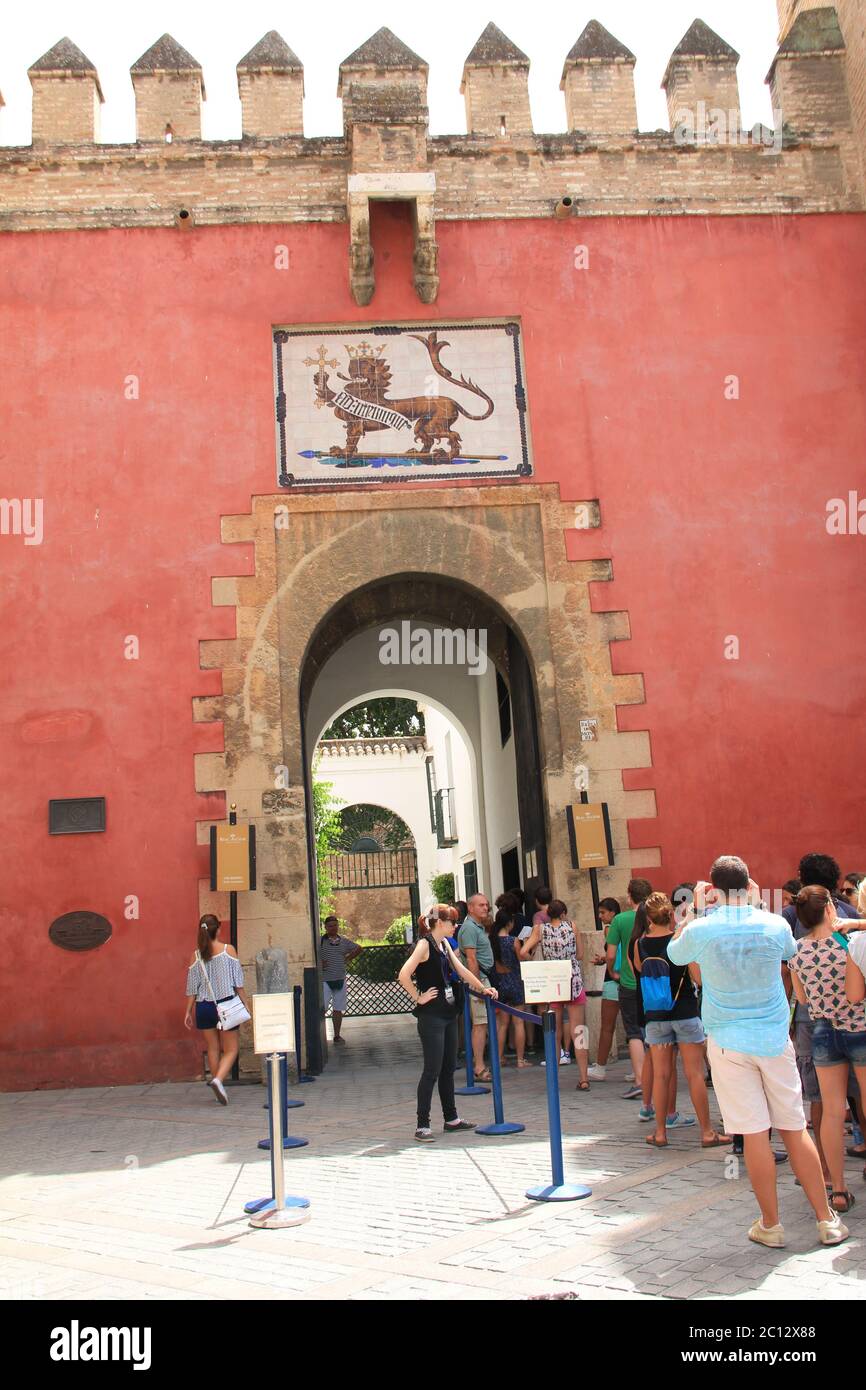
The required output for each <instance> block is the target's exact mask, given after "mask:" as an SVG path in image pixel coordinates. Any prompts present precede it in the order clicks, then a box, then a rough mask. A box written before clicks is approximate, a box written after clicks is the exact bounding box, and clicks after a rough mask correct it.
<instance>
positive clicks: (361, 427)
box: [274, 320, 532, 488]
mask: <svg viewBox="0 0 866 1390" xmlns="http://www.w3.org/2000/svg"><path fill="white" fill-rule="evenodd" d="M274 395H275V417H276V418H275V424H276V444H277V477H278V481H279V483H280V486H281V487H286V488H293V487H294V488H297V487H323V486H324V487H328V486H332V485H334V484H341V483H351V484H357V483H367V482H369V483H379V484H381V483H389V484H390V483H406V482H424V481H431V480H436V481H439V482H444V481H450V480H453V479H456V478H464V477H476V478H478V477H481V478H497V479H502V478H525V477H529V476H530V475H531V473H532V456H531V449H530V442H529V426H528V420H527V407H526V391H525V384H524V368H523V357H522V350H521V333H520V324H519V323H518V322H517V321H516V320H507V321H501V320H496V321H488V320H485V321H483V322H477V323H472V322H464V323H446V322H438V323H428V324H423V323H420V324H419V323H411V324H385V325H382V324H379V325H376V326H367V325H358V324H352V325H351V326H350V327H344V328H340V327H328V326H324V327H319V328H309V327H304V328H277V329H275V331H274Z"/></svg>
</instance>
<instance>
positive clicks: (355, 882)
mask: <svg viewBox="0 0 866 1390" xmlns="http://www.w3.org/2000/svg"><path fill="white" fill-rule="evenodd" d="M326 863H327V866H328V874H329V876H330V878H331V881H332V883H333V885H334V893H335V895H339V893H341V892H346V891H353V890H354V891H357V890H359V889H366V890H370V891H376V890H377V889H381V888H403V887H405V888H406V890H407V898H408V903H407V907H408V910H409V915H410V917H411V920H412V930H413V936H414V934H415V924H416V922H417V920H418V917H419V915H420V912H421V900H420V896H419V893H418V856H417V854H416V851H415V850H414V849H394V850H390V849H382V850H358V851H346V852H345V853H342V854H340V853H337V854H329V855H328V856H327V859H326ZM335 912H336V914H337V916H338V917H339V916H340V907H339V898H338V899H337V905H336V907H335ZM412 950H413V946H412V945H411V944H410V945H406V944H405V943H401V944H399V945H382V946H365V947H364V948H363V950H362V952H361V954H360V956H356V958H355V959H354V960H352V961H350V962H349V964H348V965H347V966H346V1017H347V1018H362V1017H366V1018H370V1017H374V1016H376V1015H379V1014H405V1013H409V1012H410V1010H411V1009H412V1007H413V1005H412V1001H411V999H410V998H409V996H408V994H406V992H405V990H404V989H402V988H401V986H400V985H398V983H397V976H398V974H399V973H400V969H401V967H402V965H403V962H404V961H405V960H407V959H408V957H409V955H410V954H411V952H412Z"/></svg>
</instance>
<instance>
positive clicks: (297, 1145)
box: [258, 1052, 310, 1149]
mask: <svg viewBox="0 0 866 1390" xmlns="http://www.w3.org/2000/svg"><path fill="white" fill-rule="evenodd" d="M274 1056H275V1057H279V1059H280V1062H279V1066H278V1067H277V1071H278V1073H279V1097H280V1106H279V1109H280V1135H281V1138H282V1146H283V1148H284V1149H303V1148H304V1147H305V1146H306V1145H307V1144H309V1142H310V1141H309V1139H300V1138H298V1136H297V1135H293V1134H289V1123H288V1108H289V1059H288V1057H287V1056H286V1054H285V1052H279V1053H276V1052H275V1053H274ZM269 1060H270V1059H269ZM269 1090H270V1092H271V1104H272V1105H273V1088H272V1087H269ZM292 1103H293V1104H295V1105H297V1104H299V1103H301V1104H302V1103H303V1102H298V1101H294V1102H292ZM273 1137H274V1125H273V1120H272V1119H271V1121H270V1123H269V1125H268V1137H267V1139H260V1140H259V1143H258V1147H259V1148H260V1149H270V1148H271V1147H272V1145H273Z"/></svg>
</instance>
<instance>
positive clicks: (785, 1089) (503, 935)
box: [401, 854, 866, 1246]
mask: <svg viewBox="0 0 866 1390" xmlns="http://www.w3.org/2000/svg"><path fill="white" fill-rule="evenodd" d="M777 897H778V901H777V902H776V904H775V905H776V906H777V907H778V906H781V911H780V912H779V913H774V912H771V911H769V910H768V907H767V904H766V903H764V902H763V901H762V899H761V892H760V889H759V888H758V887H757V885H756V884H755V883H754V882H753V881H752V880H751V878H750V877H749V872H748V868H747V866H746V865H745V863H744V862H743V861H742V860H741V859H739V858H737V857H735V856H730V855H728V856H723V857H722V858H720V859H718V860H717V861H716V863H715V864H714V865H713V866H712V869H711V871H710V875H709V879H708V881H707V882H702V883H681V884H678V885H677V886H676V887H675V888H674V890H673V891H672V893H671V894H670V896H668V895H667V894H665V893H662V892H658V891H656V890H655V889H654V888H653V885H652V884H651V883H650V882H649V881H648V880H646V879H644V878H633V879H632V880H631V881H630V883H629V885H628V890H627V901H626V904H625V906H623V905H622V904H621V903H620V902H619V901H618V900H617V899H616V898H611V897H608V898H603V899H602V900H601V902H600V903H599V907H598V918H599V925H600V927H601V928H602V930H603V931H604V933H605V937H604V941H605V949H604V954H599V955H594V956H593V957H592V960H591V961H590V962H585V961H584V949H585V948H584V944H583V943H584V940H585V938H584V935H583V933H581V931H580V930H579V929H578V927H577V925H576V923H575V922H574V921H573V920H572V918H571V917H570V916H569V913H568V908H567V905H566V904H565V903H564V902H562V901H561V900H560V899H558V898H556V897H555V896H554V894H553V893H552V891H551V890H550V889H549V888H539V889H538V890H537V892H536V894H535V901H534V904H533V908H534V911H533V913H532V916H531V917H529V916H527V915H526V913H525V912H524V901H523V895H522V893H520V892H519V891H512V892H508V893H504V894H502V895H501V896H500V897H499V898H497V900H496V903H495V905H494V908H495V911H494V910H493V908H491V904H490V903H489V901H488V899H487V898H486V897H485V895H484V894H483V893H476V894H475V895H474V896H473V897H472V898H470V900H469V901H468V903H458V904H457V906H456V908H447V907H443V906H441V905H437V907H436V908H435V909H433V910H432V915H431V916H430V917H429V919H424V920H423V928H424V930H425V932H427V933H428V934H430V935H431V936H432V937H433V938H434V944H432V945H431V946H429V947H423V946H422V947H420V952H421V954H424V953H425V952H426V953H427V954H426V956H425V962H424V963H425V965H428V969H427V974H425V975H424V977H423V980H422V979H421V977H420V976H418V975H417V974H416V979H417V980H418V982H419V984H420V983H424V982H425V981H426V979H427V975H430V978H431V980H432V979H433V977H434V976H435V978H436V979H437V980H439V979H440V977H441V981H442V988H443V989H444V990H445V991H446V992H451V985H452V983H453V984H454V985H456V984H457V982H458V980H460V979H463V980H464V981H465V982H466V983H468V982H469V981H470V979H471V980H472V981H473V982H474V983H473V984H472V986H471V988H472V998H471V1009H472V1014H471V1022H472V1036H471V1039H470V1040H469V1044H468V1045H469V1046H471V1049H472V1053H473V1060H474V1064H475V1074H476V1076H477V1078H478V1079H479V1080H482V1081H484V1080H489V1079H490V1073H489V1070H488V1068H487V1066H486V1065H485V1060H484V1056H485V1046H486V1045H487V1041H488V1040H487V1010H486V1003H485V1002H484V1000H483V998H477V997H475V996H476V995H477V994H486V995H489V996H490V997H492V998H494V999H496V998H498V999H499V1000H500V1001H502V1002H503V1003H507V1004H511V1005H513V1006H516V1007H519V1008H521V1009H525V1008H526V1005H525V1003H524V988H523V982H522V977H521V970H520V967H521V964H522V963H523V962H525V961H530V960H534V959H543V960H558V961H568V962H569V963H570V965H571V991H570V999H569V1001H568V1002H567V1003H565V1004H564V1005H558V1004H556V1005H550V1006H548V1005H544V1006H543V1008H544V1009H547V1008H548V1007H552V1008H553V1010H554V1013H555V1014H556V1029H557V1034H556V1036H557V1046H558V1049H559V1059H560V1064H561V1065H567V1064H569V1063H570V1062H571V1061H572V1053H573V1056H574V1061H575V1062H576V1064H577V1069H578V1082H577V1089H578V1090H580V1091H588V1090H589V1089H590V1087H591V1085H592V1084H593V1083H595V1082H603V1081H605V1080H606V1078H607V1066H608V1062H609V1058H610V1055H611V1052H612V1050H613V1047H614V1039H615V1032H616V1025H617V1019H618V1017H621V1018H622V1024H623V1029H624V1032H625V1036H626V1041H627V1046H628V1051H629V1058H630V1062H631V1067H632V1070H631V1072H630V1074H629V1075H628V1077H627V1081H628V1082H629V1087H628V1089H627V1090H626V1091H625V1092H624V1095H623V1099H625V1100H639V1101H640V1105H639V1107H638V1109H637V1116H638V1119H639V1120H640V1121H642V1122H644V1123H647V1124H652V1126H653V1129H652V1132H651V1133H650V1134H649V1135H648V1136H647V1139H646V1142H647V1144H648V1145H649V1146H650V1147H652V1148H654V1149H659V1148H666V1147H667V1146H668V1144H669V1133H670V1131H671V1130H673V1129H677V1128H689V1127H695V1128H696V1130H697V1132H699V1134H700V1142H701V1144H702V1146H703V1147H705V1148H718V1147H720V1146H728V1145H730V1146H731V1147H732V1151H733V1152H734V1153H738V1154H741V1155H742V1156H743V1158H744V1160H745V1165H746V1170H747V1172H748V1175H749V1178H750V1181H751V1183H752V1187H753V1190H754V1193H755V1196H756V1199H757V1202H758V1206H759V1209H760V1216H759V1217H758V1220H757V1221H755V1223H754V1224H753V1226H752V1227H751V1229H750V1230H749V1238H750V1239H751V1240H753V1241H756V1242H757V1243H759V1244H763V1245H768V1246H781V1245H783V1244H784V1243H785V1234H784V1229H783V1227H782V1226H781V1224H780V1222H779V1210H778V1200H777V1194H776V1168H777V1165H778V1164H779V1163H780V1162H785V1161H790V1163H791V1166H792V1168H793V1170H794V1173H795V1176H796V1180H797V1184H798V1185H799V1186H800V1187H801V1188H802V1190H803V1193H804V1195H805V1196H806V1198H807V1200H808V1201H809V1203H810V1205H811V1207H812V1210H813V1212H814V1214H815V1220H816V1223H817V1234H818V1239H819V1240H820V1241H821V1243H822V1244H825V1245H834V1244H838V1243H839V1242H840V1241H842V1240H844V1239H845V1238H846V1237H847V1235H848V1230H847V1227H846V1226H844V1224H843V1223H842V1220H841V1216H842V1215H844V1214H845V1213H847V1212H848V1211H850V1209H851V1207H852V1206H853V1205H854V1202H855V1197H854V1194H853V1193H852V1192H851V1191H850V1190H849V1189H848V1187H847V1184H846V1181H845V1174H844V1165H845V1158H846V1157H849V1158H850V1157H862V1158H863V1159H864V1160H866V1144H864V1141H863V1135H864V1131H866V1124H864V1116H863V1108H862V1100H861V1094H863V1091H862V1088H863V1087H864V1085H866V878H864V877H863V876H862V875H860V874H856V873H855V874H847V875H846V876H845V877H844V878H843V877H842V875H841V873H840V869H839V866H838V864H837V863H836V862H835V860H833V859H832V858H831V857H830V856H829V855H826V854H807V855H805V856H804V857H803V859H802V860H801V861H800V864H799V869H798V877H797V878H792V879H790V880H788V881H787V882H786V883H785V884H784V885H783V888H782V889H781V890H780V893H779V894H778V895H777ZM446 916H447V922H446V920H445V918H446ZM861 933H862V934H861ZM440 938H441V939H442V941H443V942H444V943H445V944H444V946H443V947H441V951H440V947H439V939H440ZM434 952H435V954H434ZM416 954H418V950H416V952H415V953H414V954H413V957H412V958H410V960H409V961H408V962H407V965H406V967H404V970H403V971H402V972H401V983H403V985H404V987H405V988H407V989H408V991H409V992H410V993H413V986H412V974H413V971H416V970H417V967H418V964H419V962H417V961H415V955H416ZM437 956H440V959H438V960H437V958H436V957H437ZM428 963H429V964H428ZM587 964H594V965H597V966H604V968H605V975H604V982H603V984H602V989H601V1019H600V1033H599V1039H598V1050H597V1059H596V1061H595V1062H594V1063H593V1065H592V1066H590V1065H589V1030H588V1028H587V1026H586V1002H587V993H586V984H585V979H586V978H587V977H586V976H585V970H586V966H587ZM431 972H432V973H431ZM476 986H478V988H476ZM425 993H426V1001H425V998H423V997H422V995H423V994H425ZM413 997H414V993H413ZM435 999H438V1000H439V1004H438V1005H437V1008H438V1009H440V1010H441V1007H442V997H441V991H439V990H438V989H437V990H436V993H434V994H431V993H430V991H429V990H428V991H426V992H421V993H419V996H418V999H417V1002H416V1012H417V1013H418V1014H419V1019H420V1018H421V1017H422V1015H423V1013H424V1011H425V1010H426V1009H427V1008H428V1007H429V1006H430V1005H431V1004H432V1002H433V1001H434V1000H435ZM447 1011H448V1014H449V1021H450V1022H452V1023H453V1025H454V1047H453V1052H456V1030H457V1018H458V1012H459V1010H458V1003H457V999H456V995H455V994H454V993H453V992H451V1000H450V1003H449V1005H448V1010H447ZM566 1018H567V1021H566ZM433 1031H434V1030H433V1028H432V1025H427V1024H425V1025H424V1027H423V1028H422V1024H421V1022H420V1021H419V1032H420V1033H421V1034H422V1042H424V1053H425V1072H424V1076H422V1083H421V1086H420V1087H419V1127H418V1132H417V1135H416V1137H418V1138H423V1139H426V1138H428V1137H431V1131H430V1130H429V1100H430V1095H431V1094H432V1088H433V1085H434V1084H435V1083H436V1081H437V1079H438V1080H439V1083H440V1095H442V1100H443V1110H444V1111H445V1112H446V1113H445V1114H444V1119H445V1125H446V1128H452V1127H454V1128H457V1125H458V1117H457V1115H456V1110H455V1109H454V1102H453V1086H452V1087H451V1090H450V1091H449V1090H448V1085H447V1081H446V1080H445V1079H444V1078H445V1072H446V1071H447V1069H448V1066H450V1065H451V1056H452V1046H451V1044H450V1042H449V1045H448V1047H447V1048H446V1049H445V1052H444V1055H443V1053H442V1052H440V1050H439V1048H438V1046H437V1048H436V1049H435V1056H434V1055H433V1052H432V1050H431V1048H430V1047H429V1046H428V1044H427V1042H425V1036H426V1035H432V1033H433ZM540 1031H541V1030H540V1029H538V1028H534V1027H527V1026H526V1025H525V1024H524V1022H523V1021H522V1020H520V1019H515V1018H513V1017H512V1016H510V1015H508V1014H507V1013H505V1012H504V1011H497V1036H496V1038H495V1039H491V1040H490V1045H491V1046H496V1047H497V1048H498V1052H499V1057H500V1060H502V1059H503V1057H504V1053H505V1050H506V1047H507V1046H508V1045H509V1044H510V1045H511V1046H512V1048H513V1053H514V1056H515V1062H516V1065H517V1066H518V1067H521V1068H522V1067H525V1066H529V1065H531V1063H530V1061H529V1057H528V1054H531V1052H532V1051H535V1050H536V1049H537V1048H540ZM428 1058H429V1065H428ZM678 1059H680V1060H681V1061H682V1070H683V1074H684V1078H685V1083H686V1085H687V1087H688V1091H689V1095H690V1097H691V1101H692V1106H693V1108H694V1112H695V1113H694V1116H690V1115H685V1114H681V1113H680V1112H679V1110H678V1109H677V1061H678ZM443 1062H444V1064H445V1065H444V1068H443V1067H442V1063H443ZM542 1065H544V1063H543V1062H542ZM436 1068H439V1070H435V1069H436ZM434 1070H435V1075H434ZM443 1087H444V1090H443ZM708 1088H712V1089H713V1090H714V1091H715V1096H716V1100H717V1101H718V1105H719V1109H720V1111H721V1114H722V1119H723V1122H724V1131H721V1132H720V1131H718V1130H717V1129H716V1128H714V1126H713V1124H712V1122H711V1118H710V1105H709V1097H708ZM446 1092H447V1094H446ZM806 1106H808V1107H809V1118H808V1121H807V1118H806ZM846 1119H849V1120H850V1125H851V1131H852V1139H851V1143H850V1144H848V1145H847V1147H846V1139H845V1126H846ZM422 1121H423V1123H422ZM460 1123H462V1122H460ZM810 1127H811V1130H812V1135H811V1136H810V1134H809V1132H808V1131H809V1128H810ZM773 1131H775V1133H776V1135H777V1136H778V1137H779V1139H780V1140H781V1142H782V1144H783V1145H784V1148H783V1149H782V1150H779V1151H777V1150H775V1149H774V1148H773V1146H772V1144H771V1142H770V1140H771V1135H772V1133H773ZM863 1176H864V1178H866V1168H864V1173H863Z"/></svg>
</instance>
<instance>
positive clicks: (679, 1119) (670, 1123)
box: [665, 1110, 697, 1129]
mask: <svg viewBox="0 0 866 1390" xmlns="http://www.w3.org/2000/svg"><path fill="white" fill-rule="evenodd" d="M696 1123H697V1121H696V1120H695V1117H694V1115H681V1114H680V1112H679V1110H675V1111H674V1113H673V1115H668V1117H667V1119H666V1120H665V1129H688V1127H689V1125H693V1124H696Z"/></svg>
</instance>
